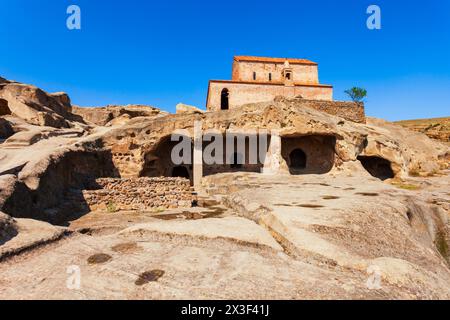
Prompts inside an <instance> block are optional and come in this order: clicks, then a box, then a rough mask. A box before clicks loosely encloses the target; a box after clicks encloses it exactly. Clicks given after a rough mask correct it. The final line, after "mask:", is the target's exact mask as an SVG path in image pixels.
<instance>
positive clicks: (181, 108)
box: [176, 103, 203, 114]
mask: <svg viewBox="0 0 450 320" xmlns="http://www.w3.org/2000/svg"><path fill="white" fill-rule="evenodd" d="M176 110H177V114H182V113H188V114H189V113H203V110H200V109H199V108H197V107H194V106H190V105H187V104H183V103H179V104H177V106H176Z"/></svg>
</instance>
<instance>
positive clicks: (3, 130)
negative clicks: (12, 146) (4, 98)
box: [0, 118, 14, 139]
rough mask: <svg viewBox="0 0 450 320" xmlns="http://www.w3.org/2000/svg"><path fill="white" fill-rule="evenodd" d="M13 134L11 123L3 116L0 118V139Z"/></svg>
mask: <svg viewBox="0 0 450 320" xmlns="http://www.w3.org/2000/svg"><path fill="white" fill-rule="evenodd" d="M13 134H14V130H13V128H12V126H11V123H10V122H9V121H8V120H6V119H3V118H0V139H7V138H9V137H10V136H12V135H13Z"/></svg>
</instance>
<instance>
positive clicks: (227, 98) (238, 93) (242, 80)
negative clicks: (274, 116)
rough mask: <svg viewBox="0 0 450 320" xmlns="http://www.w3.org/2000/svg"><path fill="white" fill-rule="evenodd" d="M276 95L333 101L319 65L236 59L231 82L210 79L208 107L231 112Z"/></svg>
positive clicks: (249, 58)
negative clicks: (235, 108) (320, 79)
mask: <svg viewBox="0 0 450 320" xmlns="http://www.w3.org/2000/svg"><path fill="white" fill-rule="evenodd" d="M276 96H284V97H287V98H293V97H297V96H301V97H302V98H304V99H308V100H325V101H332V100H333V86H330V85H325V84H320V83H319V71H318V65H317V63H315V62H312V61H310V60H306V59H287V58H264V57H251V56H235V57H234V61H233V69H232V79H231V80H211V81H209V86H208V97H207V102H206V106H207V109H208V110H209V111H217V110H228V109H233V108H234V107H237V106H240V105H243V104H246V103H255V102H264V101H270V100H273V99H274V98H275V97H276Z"/></svg>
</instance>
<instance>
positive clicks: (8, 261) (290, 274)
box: [0, 172, 450, 299]
mask: <svg viewBox="0 0 450 320" xmlns="http://www.w3.org/2000/svg"><path fill="white" fill-rule="evenodd" d="M210 179H212V180H214V183H211V184H210V185H214V186H213V187H212V189H211V190H208V191H209V192H214V194H215V195H216V196H215V197H214V198H215V200H216V201H220V202H222V203H224V204H225V206H223V205H220V204H218V203H214V201H212V198H210V200H209V201H210V202H209V203H206V204H205V207H203V208H202V207H199V208H192V209H187V210H171V211H167V212H157V213H156V212H116V213H108V212H91V213H89V214H87V215H85V216H83V217H82V218H80V219H78V220H75V221H73V222H72V223H71V224H70V227H69V228H68V229H67V230H70V234H67V235H65V236H64V237H62V238H61V239H59V240H58V241H54V242H51V243H49V244H46V245H42V246H39V247H37V248H35V249H33V250H28V251H25V252H24V253H22V254H20V255H15V256H12V257H9V258H5V259H4V260H3V262H2V263H1V264H0V283H1V286H0V297H2V298H15V299H53V298H56V299H114V298H117V299H130V298H133V299H186V298H189V299H191V298H192V299H204V298H209V299H371V298H375V299H384V298H387V299H431V298H438V299H448V298H450V289H449V286H448V284H449V283H450V269H449V266H448V262H447V261H446V258H447V259H448V257H449V256H448V251H447V249H443V248H440V247H439V241H440V240H439V239H438V236H437V234H439V232H438V229H439V228H448V224H445V225H441V226H439V223H438V222H437V221H441V220H440V216H441V215H442V217H441V218H445V219H444V220H443V221H442V222H445V223H446V219H447V218H446V217H447V216H448V211H447V210H448V206H449V203H450V194H449V192H448V189H447V190H445V189H442V187H445V186H448V185H449V181H450V177H449V175H448V172H447V173H446V175H443V176H439V177H433V178H416V179H415V180H414V181H410V182H409V183H411V184H414V185H415V186H417V187H418V188H417V189H416V190H405V189H404V186H402V187H399V186H398V185H397V186H393V185H390V184H386V183H382V182H378V181H375V180H374V179H372V178H369V177H365V178H363V179H362V178H361V177H348V176H342V175H326V176H324V175H321V176H315V175H311V176H301V177H296V176H285V177H271V176H261V175H258V174H248V173H242V174H239V175H238V176H237V177H236V175H230V174H223V175H217V176H214V177H211V178H210ZM230 179H232V180H233V181H234V183H230ZM418 199H420V200H418ZM433 217H434V218H435V219H436V220H435V222H432V221H431V220H429V219H434V218H433ZM427 220H429V221H427ZM433 221H434V220H433ZM54 228H55V227H54ZM67 230H66V232H68V231H67ZM11 246H13V244H11ZM444 256H446V257H444ZM73 266H77V267H79V268H80V271H81V286H80V288H79V289H69V288H68V287H67V281H68V279H70V276H71V274H70V273H69V274H68V273H67V271H68V270H69V271H70V270H72V269H68V268H71V267H72V268H73ZM146 272H147V277H146V276H145V273H146ZM378 275H379V279H380V282H379V286H375V287H374V286H372V285H371V283H372V282H373V281H375V284H377V282H376V280H377V277H378ZM140 276H141V277H140Z"/></svg>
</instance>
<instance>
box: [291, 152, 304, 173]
mask: <svg viewBox="0 0 450 320" xmlns="http://www.w3.org/2000/svg"><path fill="white" fill-rule="evenodd" d="M289 161H290V167H291V168H292V169H305V168H306V154H305V152H303V150H302V149H295V150H293V151H292V152H291V153H290V154H289Z"/></svg>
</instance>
